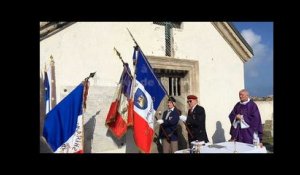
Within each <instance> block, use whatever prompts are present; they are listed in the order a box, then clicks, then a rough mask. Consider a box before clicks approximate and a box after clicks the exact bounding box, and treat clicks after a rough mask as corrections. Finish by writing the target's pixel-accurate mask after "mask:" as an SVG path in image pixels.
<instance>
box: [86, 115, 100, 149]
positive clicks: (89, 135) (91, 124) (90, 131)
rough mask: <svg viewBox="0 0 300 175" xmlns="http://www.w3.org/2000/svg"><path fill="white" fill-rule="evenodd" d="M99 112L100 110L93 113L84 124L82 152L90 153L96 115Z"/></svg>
mask: <svg viewBox="0 0 300 175" xmlns="http://www.w3.org/2000/svg"><path fill="white" fill-rule="evenodd" d="M99 113H100V110H99V111H97V112H96V114H95V115H93V116H92V117H91V118H90V119H89V121H88V122H86V123H85V124H84V126H83V127H84V146H83V149H84V150H83V151H84V153H91V152H92V142H93V138H94V131H95V125H96V116H97V115H98V114H99Z"/></svg>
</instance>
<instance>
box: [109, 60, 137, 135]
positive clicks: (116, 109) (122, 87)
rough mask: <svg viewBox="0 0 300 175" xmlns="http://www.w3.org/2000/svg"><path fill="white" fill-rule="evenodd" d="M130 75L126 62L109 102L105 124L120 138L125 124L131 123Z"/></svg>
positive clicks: (124, 130)
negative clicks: (111, 100) (112, 99)
mask: <svg viewBox="0 0 300 175" xmlns="http://www.w3.org/2000/svg"><path fill="white" fill-rule="evenodd" d="M131 84H132V75H131V72H130V69H129V67H128V64H126V63H125V64H124V69H123V73H122V75H121V78H120V81H119V84H118V86H117V90H116V92H115V96H114V101H113V102H112V103H111V105H110V108H109V112H108V114H107V117H106V122H105V124H106V125H107V126H108V127H109V129H110V131H111V132H112V133H113V134H114V135H115V136H116V137H117V138H118V139H120V138H121V137H122V136H123V135H124V134H125V133H126V131H127V126H128V125H132V119H131V118H132V105H130V103H131V99H130V92H131Z"/></svg>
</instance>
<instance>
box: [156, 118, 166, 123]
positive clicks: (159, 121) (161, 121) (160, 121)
mask: <svg viewBox="0 0 300 175" xmlns="http://www.w3.org/2000/svg"><path fill="white" fill-rule="evenodd" d="M156 122H157V123H159V124H162V123H163V122H164V121H163V120H162V119H159V120H157V121H156Z"/></svg>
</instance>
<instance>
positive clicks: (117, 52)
mask: <svg viewBox="0 0 300 175" xmlns="http://www.w3.org/2000/svg"><path fill="white" fill-rule="evenodd" d="M114 51H115V52H116V54H117V55H118V57H119V58H120V60H121V61H122V63H123V65H124V64H125V62H124V60H123V58H122V56H121V54H120V52H119V51H118V50H117V49H116V48H115V47H114Z"/></svg>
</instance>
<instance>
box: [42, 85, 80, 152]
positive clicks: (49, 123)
mask: <svg viewBox="0 0 300 175" xmlns="http://www.w3.org/2000/svg"><path fill="white" fill-rule="evenodd" d="M84 89H85V88H84V84H83V83H81V84H80V85H78V86H77V87H76V88H75V89H74V90H73V91H72V92H71V93H70V94H68V96H66V97H65V98H64V99H63V100H62V101H61V102H60V103H58V104H57V105H56V106H55V107H54V108H53V109H52V110H51V111H50V112H48V113H47V114H46V118H45V124H44V130H43V136H44V137H45V139H46V140H47V143H48V144H49V145H50V147H51V148H52V150H53V151H54V152H55V153H83V132H82V131H83V123H82V112H83V108H82V105H83V93H84Z"/></svg>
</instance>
